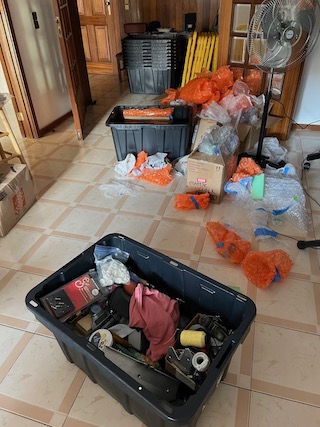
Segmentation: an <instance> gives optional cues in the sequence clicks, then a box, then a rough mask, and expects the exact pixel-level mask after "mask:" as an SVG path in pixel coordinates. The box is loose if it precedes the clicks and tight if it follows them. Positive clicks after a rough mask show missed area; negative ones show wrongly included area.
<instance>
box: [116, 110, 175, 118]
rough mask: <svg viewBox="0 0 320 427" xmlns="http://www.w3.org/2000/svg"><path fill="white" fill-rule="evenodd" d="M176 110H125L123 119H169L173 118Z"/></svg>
mask: <svg viewBox="0 0 320 427" xmlns="http://www.w3.org/2000/svg"><path fill="white" fill-rule="evenodd" d="M173 112H174V108H128V109H126V110H123V117H124V118H125V119H126V118H131V117H151V118H153V117H157V118H159V117H161V118H168V117H170V116H172V114H173Z"/></svg>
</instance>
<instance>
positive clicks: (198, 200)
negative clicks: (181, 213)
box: [174, 193, 210, 210]
mask: <svg viewBox="0 0 320 427" xmlns="http://www.w3.org/2000/svg"><path fill="white" fill-rule="evenodd" d="M209 201H210V194H209V193H204V194H198V195H197V194H177V195H176V196H175V205H174V207H175V209H178V210H189V209H207V207H208V205H209Z"/></svg>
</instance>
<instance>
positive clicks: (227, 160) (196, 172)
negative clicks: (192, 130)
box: [187, 119, 238, 204]
mask: <svg viewBox="0 0 320 427" xmlns="http://www.w3.org/2000/svg"><path fill="white" fill-rule="evenodd" d="M215 124H216V122H214V121H212V120H205V119H200V123H199V126H198V131H197V135H196V137H195V142H194V145H193V151H192V153H191V154H190V156H189V157H188V163H187V192H188V193H196V194H197V193H206V192H209V193H210V196H211V197H210V198H211V200H212V201H213V202H214V203H217V204H218V203H220V202H221V200H222V198H223V196H224V185H225V183H226V182H227V181H228V180H229V179H230V177H231V176H232V174H233V173H234V171H235V170H236V167H237V160H238V150H236V151H235V152H234V153H232V154H230V155H229V156H228V157H223V156H210V155H207V154H204V153H199V152H198V151H196V150H197V148H198V146H199V144H200V141H201V137H202V135H203V134H204V133H205V131H206V130H207V129H209V128H210V127H211V126H213V125H215Z"/></svg>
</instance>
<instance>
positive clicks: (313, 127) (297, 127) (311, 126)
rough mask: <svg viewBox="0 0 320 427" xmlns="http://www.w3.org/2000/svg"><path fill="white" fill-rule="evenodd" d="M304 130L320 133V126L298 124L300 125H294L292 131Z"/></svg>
mask: <svg viewBox="0 0 320 427" xmlns="http://www.w3.org/2000/svg"><path fill="white" fill-rule="evenodd" d="M301 128H302V129H308V130H314V131H320V125H308V124H305V125H304V124H300V123H299V124H298V125H295V124H294V125H292V129H294V130H296V129H297V130H299V129H300V130H301Z"/></svg>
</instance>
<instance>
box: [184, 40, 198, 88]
mask: <svg viewBox="0 0 320 427" xmlns="http://www.w3.org/2000/svg"><path fill="white" fill-rule="evenodd" d="M194 34H195V33H193V34H192V35H190V37H189V40H188V46H187V51H186V57H185V60H184V67H183V73H182V79H181V86H184V85H185V84H186V77H187V71H188V65H189V62H190V56H191V48H192V44H193V40H194Z"/></svg>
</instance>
